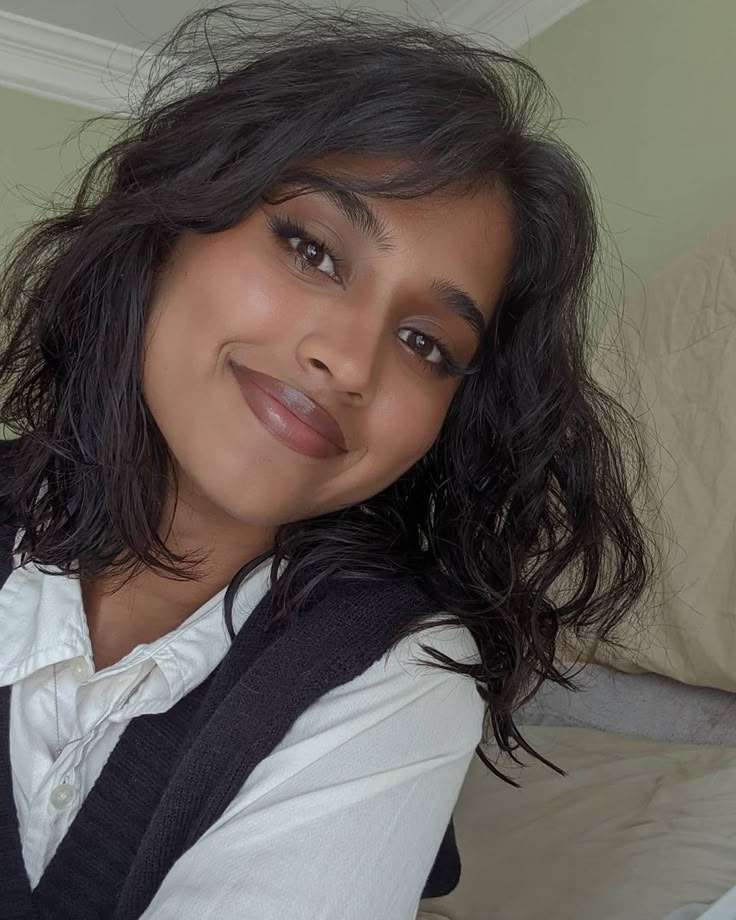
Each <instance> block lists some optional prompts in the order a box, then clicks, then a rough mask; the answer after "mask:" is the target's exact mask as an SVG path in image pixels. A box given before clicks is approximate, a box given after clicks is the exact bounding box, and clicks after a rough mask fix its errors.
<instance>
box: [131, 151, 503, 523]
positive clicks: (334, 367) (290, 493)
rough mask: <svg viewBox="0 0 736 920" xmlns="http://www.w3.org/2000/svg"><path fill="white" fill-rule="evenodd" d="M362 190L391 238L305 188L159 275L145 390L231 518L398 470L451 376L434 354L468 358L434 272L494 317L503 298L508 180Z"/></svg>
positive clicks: (469, 345) (275, 514) (191, 470)
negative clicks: (447, 187) (419, 189)
mask: <svg viewBox="0 0 736 920" xmlns="http://www.w3.org/2000/svg"><path fill="white" fill-rule="evenodd" d="M357 165H358V168H361V169H362V171H364V172H365V171H366V170H368V169H370V168H371V164H370V163H360V162H358V164H357ZM373 168H375V167H373ZM362 201H363V202H364V203H365V206H366V207H370V209H371V210H372V211H373V212H375V214H376V216H377V217H378V219H379V220H380V221H381V224H382V225H383V226H382V231H383V233H384V236H385V237H387V238H388V239H384V241H383V242H377V241H376V240H375V239H373V238H371V236H370V234H369V233H368V232H367V231H366V229H365V220H364V216H365V215H363V219H361V220H356V222H355V223H353V222H351V221H350V219H349V218H348V217H347V216H346V214H345V213H344V210H342V209H341V208H340V207H339V206H338V204H337V203H336V202H335V201H334V200H331V199H330V197H329V196H328V195H327V194H325V193H322V192H310V193H308V194H305V195H301V196H299V197H297V198H293V199H291V200H289V201H286V202H284V203H283V204H275V205H270V204H266V203H261V204H260V205H259V206H258V207H256V208H255V209H254V210H253V211H252V212H251V213H250V214H249V216H248V217H247V219H246V220H244V221H243V222H242V223H241V224H239V225H238V226H236V227H233V228H232V229H229V230H226V231H224V232H221V233H216V234H211V235H199V234H190V235H188V236H185V237H183V238H182V239H181V240H180V241H179V243H178V245H177V248H176V250H175V252H174V255H173V258H172V259H171V261H170V262H169V264H168V266H167V267H166V269H165V271H164V273H163V274H162V276H161V277H160V279H159V281H158V283H157V285H156V289H155V293H154V296H153V301H152V304H151V311H150V319H149V323H148V328H147V335H146V348H145V353H144V363H143V391H144V397H145V399H146V402H147V405H148V407H149V409H150V411H151V413H152V415H153V417H154V419H155V420H156V423H157V425H158V427H159V428H160V430H161V432H162V434H163V436H164V438H165V439H166V441H167V443H168V445H169V448H170V450H171V452H172V453H173V455H174V458H175V460H176V463H177V473H178V476H179V478H180V483H181V482H182V481H183V484H184V485H185V486H188V491H189V493H190V494H194V495H196V496H197V499H198V501H199V502H200V503H206V504H208V505H209V506H210V507H211V508H212V509H213V513H216V514H217V515H219V516H220V517H222V515H223V514H225V515H226V516H227V517H228V518H229V519H233V523H235V522H242V524H243V525H244V526H246V527H254V526H255V527H263V528H266V529H267V530H270V529H272V528H273V529H275V528H276V527H278V525H280V524H283V523H286V522H290V521H295V520H302V519H305V518H309V517H315V516H317V515H320V514H324V513H327V512H330V511H334V510H337V509H339V508H342V507H346V506H349V505H353V504H356V503H359V502H361V501H363V500H365V499H366V498H369V497H370V496H372V495H375V494H376V493H377V492H380V491H381V490H382V489H384V488H385V487H386V486H388V485H390V484H391V483H392V482H394V481H395V480H396V479H398V478H399V477H400V476H401V475H402V473H404V472H405V471H406V470H407V469H409V468H410V467H411V466H412V465H413V464H414V463H415V462H416V461H417V460H419V459H420V458H421V457H422V456H423V455H424V454H425V453H426V452H427V450H428V449H429V448H430V446H431V445H432V443H433V441H434V440H435V439H436V437H437V435H438V433H439V431H440V428H441V426H442V422H443V420H444V418H445V415H446V412H447V409H448V406H449V404H450V400H451V399H452V397H453V394H454V393H455V391H456V390H457V388H458V386H459V385H460V383H461V378H458V377H454V376H451V375H449V374H447V373H446V372H445V366H444V355H445V354H446V355H448V356H449V358H450V360H451V361H452V362H454V363H455V364H457V365H460V366H464V365H466V364H467V363H468V362H469V361H470V360H471V358H472V357H473V354H474V352H475V350H476V347H477V344H478V332H477V330H476V329H474V328H473V325H472V324H471V323H470V322H468V321H467V319H464V318H463V317H462V316H460V315H458V313H456V312H454V311H453V309H452V308H451V306H449V305H448V303H446V302H445V301H444V300H443V298H442V296H441V293H440V291H438V290H437V288H436V286H435V287H433V281H435V282H440V281H441V280H442V279H444V280H446V281H447V282H449V283H451V284H452V285H454V286H455V287H456V288H459V289H461V290H462V291H464V292H465V293H466V294H467V295H469V297H470V298H472V300H473V301H474V302H475V304H476V305H477V308H478V310H479V312H480V317H478V319H481V320H482V322H484V323H486V324H487V323H488V321H489V319H490V317H491V314H492V312H493V308H494V305H495V303H496V302H497V300H498V298H499V295H500V293H501V290H502V288H503V284H504V280H505V278H506V275H507V272H508V269H509V267H510V262H511V258H512V246H513V242H512V231H511V220H510V214H509V210H508V206H507V202H506V199H505V198H504V196H503V193H502V192H501V191H496V192H490V191H487V192H482V193H478V194H476V195H474V196H472V197H470V196H462V197H453V198H445V199H444V200H439V199H434V198H424V199H420V200H408V201H402V200H388V199H378V198H363V199H362ZM294 225H296V229H299V228H303V233H301V232H295V227H294ZM361 227H362V228H363V229H361ZM276 231H278V232H279V233H281V234H282V235H281V236H279V235H277V232H276ZM303 237H305V238H303ZM312 239H314V240H316V241H318V242H317V243H316V244H315V243H312V242H311V240H312ZM389 240H390V242H389ZM322 242H324V243H326V246H327V249H328V250H329V251H330V252H331V254H332V255H330V254H329V253H328V251H327V250H326V249H325V248H324V247H322V245H321V243H322ZM455 301H456V303H457V302H459V301H458V298H457V297H456V298H455ZM466 306H467V304H466ZM262 375H266V376H265V377H264V376H262ZM264 388H265V389H264ZM290 388H295V389H290ZM301 394H304V395H303V396H302V395H301ZM274 395H275V397H276V398H275V399H274ZM305 397H306V398H305ZM310 400H311V401H312V403H310ZM314 403H316V404H317V405H318V406H319V407H321V408H322V409H323V410H324V411H325V412H326V413H328V414H329V416H330V417H331V419H330V418H327V419H326V418H325V416H320V413H319V412H317V413H316V414H315V413H314V412H313V411H312V410H313V409H314V405H313V404H314ZM289 406H291V408H292V409H293V410H295V412H296V414H294V413H292V412H291V411H290V409H289ZM300 418H301V420H300ZM325 420H327V422H328V423H329V422H330V421H331V424H332V430H328V429H326V428H325V427H324V424H323V425H322V426H320V422H322V423H324V422H325ZM313 426H316V428H320V427H322V429H323V432H322V434H319V433H315V431H314V430H313ZM325 432H327V434H328V437H324V436H323V435H324V433H325ZM341 442H342V443H341ZM341 448H342V449H341Z"/></svg>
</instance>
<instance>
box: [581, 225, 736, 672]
mask: <svg viewBox="0 0 736 920" xmlns="http://www.w3.org/2000/svg"><path fill="white" fill-rule="evenodd" d="M624 318H625V322H624V325H623V326H622V327H621V328H620V330H619V328H618V326H616V327H615V329H616V330H617V331H616V332H614V331H611V330H609V331H607V332H606V333H605V334H604V338H603V339H602V343H603V347H602V348H600V349H599V351H598V352H597V355H598V357H597V359H596V362H595V371H594V372H595V376H596V379H599V380H600V381H601V382H602V383H604V385H605V386H606V387H607V388H610V389H613V390H614V391H616V392H620V387H621V386H622V383H621V381H620V378H619V382H618V383H616V374H617V373H620V364H619V365H617V364H616V362H615V360H614V359H613V358H611V356H610V355H608V356H607V357H604V356H606V354H607V352H606V350H605V345H606V344H607V343H608V344H610V341H611V336H612V335H614V334H618V333H620V336H621V339H622V340H623V344H624V346H625V349H626V353H627V354H628V355H629V356H630V359H631V362H632V367H633V369H634V370H635V372H636V374H637V376H638V379H639V385H640V391H641V402H640V403H639V405H638V406H637V407H636V408H637V411H638V412H640V413H642V414H643V413H645V412H646V411H647V407H648V409H649V410H650V412H651V415H646V416H645V418H644V420H645V421H646V422H647V424H648V425H649V426H650V429H651V430H652V431H656V437H657V438H658V440H659V441H660V442H661V445H662V446H661V447H658V448H656V452H655V454H654V472H655V475H658V476H659V482H660V491H661V494H662V495H663V499H662V500H663V510H664V512H665V515H666V520H665V526H667V527H669V528H670V532H668V533H662V535H661V536H660V537H659V545H660V546H661V548H662V553H663V578H662V579H661V580H660V581H659V583H658V584H657V587H656V592H655V593H654V594H652V596H651V598H650V607H649V609H648V610H646V611H645V615H646V617H647V620H648V622H647V626H646V630H645V631H643V630H642V628H641V626H640V624H639V622H638V620H637V616H632V617H631V618H630V619H629V620H628V622H627V623H626V624H625V625H624V626H623V627H622V628H621V629H620V631H619V635H620V638H621V640H622V641H623V642H624V644H625V646H626V648H625V650H624V651H623V652H616V653H611V652H610V651H609V650H608V649H607V648H604V647H597V648H596V647H595V646H591V645H581V644H580V643H576V642H573V643H572V648H573V651H574V652H575V653H579V652H580V651H581V650H582V652H583V658H584V659H585V660H589V661H597V662H599V663H602V664H610V665H612V666H613V667H616V668H619V669H622V670H626V671H631V672H635V671H641V670H644V671H653V672H655V673H658V674H664V675H666V676H668V677H673V678H675V679H676V680H680V681H683V682H685V683H689V684H699V685H702V686H710V687H720V688H722V689H725V690H736V575H735V574H734V573H735V571H736V219H734V220H732V221H729V222H727V223H726V224H724V225H721V226H720V227H719V228H717V229H716V230H715V231H714V232H713V233H711V234H710V236H709V237H707V238H706V239H705V240H704V241H703V242H702V243H701V244H700V245H698V246H696V247H695V248H694V249H693V250H692V251H691V252H689V253H687V254H686V255H684V256H683V257H681V258H680V259H678V260H677V262H675V263H674V264H672V265H671V266H670V267H669V268H668V269H667V270H665V271H664V272H662V273H661V274H660V275H659V276H657V277H656V278H654V279H653V280H652V281H651V282H650V283H649V284H647V285H646V289H645V290H644V291H643V292H641V293H639V294H638V295H637V296H635V297H631V298H630V299H629V300H628V301H627V303H626V306H625V308H624ZM629 399H630V400H632V401H633V397H631V396H629ZM651 444H652V445H653V444H654V441H651ZM658 526H659V525H658ZM564 657H565V658H569V657H570V653H569V651H568V652H566V653H565V654H564Z"/></svg>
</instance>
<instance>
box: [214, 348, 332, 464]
mask: <svg viewBox="0 0 736 920" xmlns="http://www.w3.org/2000/svg"><path fill="white" fill-rule="evenodd" d="M230 366H231V367H232V369H233V373H234V374H235V378H236V380H237V381H238V383H239V384H240V389H241V392H242V393H243V396H244V398H245V400H246V402H247V403H248V405H249V406H250V408H251V409H252V411H253V413H254V414H255V415H256V417H257V418H258V420H259V421H260V422H261V424H262V425H263V426H264V427H265V428H266V429H267V430H268V431H270V432H271V434H273V435H274V437H276V438H278V440H280V441H282V442H283V443H284V444H286V446H287V447H291V448H292V449H293V450H296V451H298V452H299V453H303V454H308V455H309V456H313V457H330V456H335V455H336V454H341V453H345V452H346V451H347V448H346V446H345V438H344V436H343V433H342V431H341V430H340V426H339V425H338V424H337V422H336V421H335V419H334V418H333V417H332V416H331V415H330V413H329V412H328V411H327V410H326V409H324V408H323V407H322V406H320V405H319V404H318V403H316V402H315V401H314V400H313V399H311V398H310V397H309V396H307V394H306V393H304V392H303V391H302V390H299V389H297V387H293V386H291V385H290V384H288V383H286V382H285V381H283V380H278V379H277V378H276V377H270V376H269V375H268V374H263V373H261V372H260V371H254V370H252V368H249V367H245V366H243V365H242V364H237V363H236V362H235V361H232V360H231V361H230Z"/></svg>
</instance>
